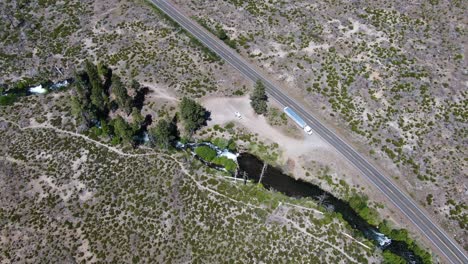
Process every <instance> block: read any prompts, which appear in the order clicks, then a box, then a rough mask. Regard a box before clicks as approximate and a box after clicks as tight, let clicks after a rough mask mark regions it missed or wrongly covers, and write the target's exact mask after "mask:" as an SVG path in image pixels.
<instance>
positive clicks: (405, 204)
mask: <svg viewBox="0 0 468 264" xmlns="http://www.w3.org/2000/svg"><path fill="white" fill-rule="evenodd" d="M152 2H153V3H154V4H155V5H156V6H157V7H158V8H159V9H160V10H162V11H163V12H164V13H166V14H167V15H168V16H170V17H171V18H172V19H173V20H174V21H176V22H177V23H178V24H179V25H181V26H182V27H183V28H184V29H185V30H186V31H188V32H190V33H191V34H192V35H193V36H194V37H195V38H197V39H198V40H199V41H200V42H202V43H203V44H204V45H205V46H207V47H208V48H210V49H211V50H212V51H214V52H215V53H216V54H218V56H220V57H221V58H222V59H224V60H225V61H226V62H228V63H229V64H231V65H232V66H233V67H234V68H236V69H237V70H239V71H240V72H241V73H242V74H243V75H245V76H246V77H247V78H249V79H251V80H253V81H257V80H261V81H262V82H263V83H264V84H265V86H266V88H267V92H268V94H269V96H270V97H271V98H273V99H275V100H276V101H278V102H279V103H280V104H282V105H284V106H289V107H290V108H292V109H293V110H294V111H296V113H298V114H299V115H300V116H301V117H302V118H303V119H304V120H305V121H306V122H308V124H309V126H310V127H311V128H312V129H313V130H314V131H315V132H316V133H317V134H318V135H320V136H321V137H322V138H323V139H324V140H326V141H327V142H328V143H329V144H331V145H332V146H333V147H335V148H336V149H337V150H338V152H339V153H341V154H342V155H343V156H345V157H346V158H347V159H348V160H349V161H350V162H351V163H352V164H353V165H354V166H355V167H356V168H358V169H359V170H360V171H361V172H362V174H363V175H364V176H365V177H367V178H368V179H369V180H370V181H371V182H372V183H373V184H374V185H375V186H376V187H377V189H379V190H380V191H381V192H382V194H383V195H385V196H386V197H387V198H388V199H389V200H390V201H391V202H392V203H393V204H394V205H395V206H396V207H398V208H399V209H400V210H401V212H403V214H405V215H406V216H407V217H408V219H409V220H410V221H412V222H413V223H414V224H415V225H416V226H417V227H418V228H419V229H420V231H421V233H422V234H423V235H424V236H426V237H427V238H428V239H429V240H430V241H431V242H432V243H433V244H434V246H435V247H436V248H438V249H439V251H440V252H439V253H440V254H443V255H444V256H445V257H446V259H447V260H448V261H450V263H465V264H468V258H467V256H466V254H465V252H464V251H463V249H462V248H461V247H460V246H459V245H458V244H457V243H456V242H454V241H453V239H451V238H449V236H448V235H447V234H446V233H445V232H444V231H443V230H442V229H441V228H440V227H438V226H437V225H436V224H434V223H433V221H432V220H431V218H430V217H429V216H428V215H427V214H426V213H425V212H423V211H422V210H421V209H420V208H419V206H418V205H416V203H415V202H414V201H413V199H412V198H410V197H409V196H408V195H407V194H405V193H404V191H400V189H399V188H398V187H397V186H396V185H395V184H394V183H393V182H392V180H391V179H390V178H389V177H387V176H385V175H384V174H382V173H381V172H379V171H378V170H377V169H376V168H375V167H374V166H373V165H372V164H371V163H369V162H368V161H367V160H366V159H365V158H364V157H362V156H361V155H360V154H359V153H358V152H357V151H355V150H354V149H353V148H352V147H351V146H349V145H348V144H347V143H346V142H345V141H343V140H342V139H340V138H339V137H338V136H337V135H336V134H335V133H334V132H333V131H331V130H330V129H328V128H326V127H325V126H324V125H323V124H321V123H320V122H319V120H318V119H316V118H315V117H314V116H313V115H312V114H310V113H309V112H307V111H306V110H305V108H304V107H302V106H301V105H300V104H299V103H298V102H296V101H295V100H294V99H292V98H291V97H289V96H288V95H286V94H285V93H283V92H282V91H281V89H280V88H279V87H278V86H276V85H275V84H273V83H272V82H271V81H269V79H268V77H266V75H264V74H263V73H260V72H259V71H258V70H257V69H256V68H255V67H254V66H252V65H251V64H250V63H249V62H247V61H246V60H245V59H243V58H242V57H241V56H240V55H239V54H237V52H235V51H233V50H232V49H230V48H229V47H228V46H227V45H225V44H224V43H223V42H222V41H221V40H219V39H218V38H216V37H215V36H214V35H212V34H211V33H209V32H207V31H206V30H205V29H204V28H202V27H201V26H199V25H198V24H196V23H195V22H193V21H192V20H191V19H189V18H188V17H186V16H185V15H184V14H182V13H181V12H180V11H179V10H177V9H176V7H174V6H173V5H172V3H170V2H168V1H166V0H152Z"/></svg>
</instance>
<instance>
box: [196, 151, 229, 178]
mask: <svg viewBox="0 0 468 264" xmlns="http://www.w3.org/2000/svg"><path fill="white" fill-rule="evenodd" d="M195 154H197V155H198V156H199V157H200V158H202V159H203V160H205V161H207V162H211V163H213V164H216V165H220V166H223V167H224V168H226V170H227V171H229V172H235V171H236V168H237V164H236V162H234V161H233V160H231V159H229V158H227V157H224V156H221V157H217V156H216V155H217V154H216V151H215V150H214V149H212V148H210V147H209V146H199V147H196V148H195Z"/></svg>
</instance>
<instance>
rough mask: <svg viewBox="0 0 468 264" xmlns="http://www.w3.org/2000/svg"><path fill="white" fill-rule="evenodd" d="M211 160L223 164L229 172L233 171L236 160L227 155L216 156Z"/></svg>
mask: <svg viewBox="0 0 468 264" xmlns="http://www.w3.org/2000/svg"><path fill="white" fill-rule="evenodd" d="M211 162H213V163H214V164H217V165H221V166H223V167H224V168H225V169H226V170H227V171H229V172H235V171H236V168H237V164H236V162H234V161H233V160H232V159H228V158H227V157H216V158H214V159H213V160H212V161H211Z"/></svg>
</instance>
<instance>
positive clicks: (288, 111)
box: [284, 106, 312, 135]
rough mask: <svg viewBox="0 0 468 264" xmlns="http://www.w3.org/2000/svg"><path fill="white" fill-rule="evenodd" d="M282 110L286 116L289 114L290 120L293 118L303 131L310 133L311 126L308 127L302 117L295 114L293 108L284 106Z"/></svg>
mask: <svg viewBox="0 0 468 264" xmlns="http://www.w3.org/2000/svg"><path fill="white" fill-rule="evenodd" d="M284 112H285V113H286V115H287V116H289V117H290V118H291V119H292V120H294V122H296V124H298V125H299V126H300V127H301V128H302V129H304V131H305V132H306V133H307V134H309V135H312V128H310V126H308V125H307V123H306V122H305V121H304V119H302V118H301V117H300V116H299V115H298V114H296V112H294V110H292V109H291V108H289V107H287V106H286V107H285V108H284Z"/></svg>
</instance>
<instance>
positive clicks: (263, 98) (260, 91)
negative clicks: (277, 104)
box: [250, 80, 268, 115]
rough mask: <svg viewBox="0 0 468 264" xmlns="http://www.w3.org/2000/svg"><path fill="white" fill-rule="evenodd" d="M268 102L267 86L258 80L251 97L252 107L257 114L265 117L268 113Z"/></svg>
mask: <svg viewBox="0 0 468 264" xmlns="http://www.w3.org/2000/svg"><path fill="white" fill-rule="evenodd" d="M267 102H268V96H267V95H266V91H265V85H264V84H263V83H262V81H260V80H258V81H257V82H256V83H255V86H254V90H253V92H252V94H251V95H250V105H251V106H252V108H253V109H254V111H255V113H257V114H259V115H263V114H266V113H267V112H268V106H267Z"/></svg>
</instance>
